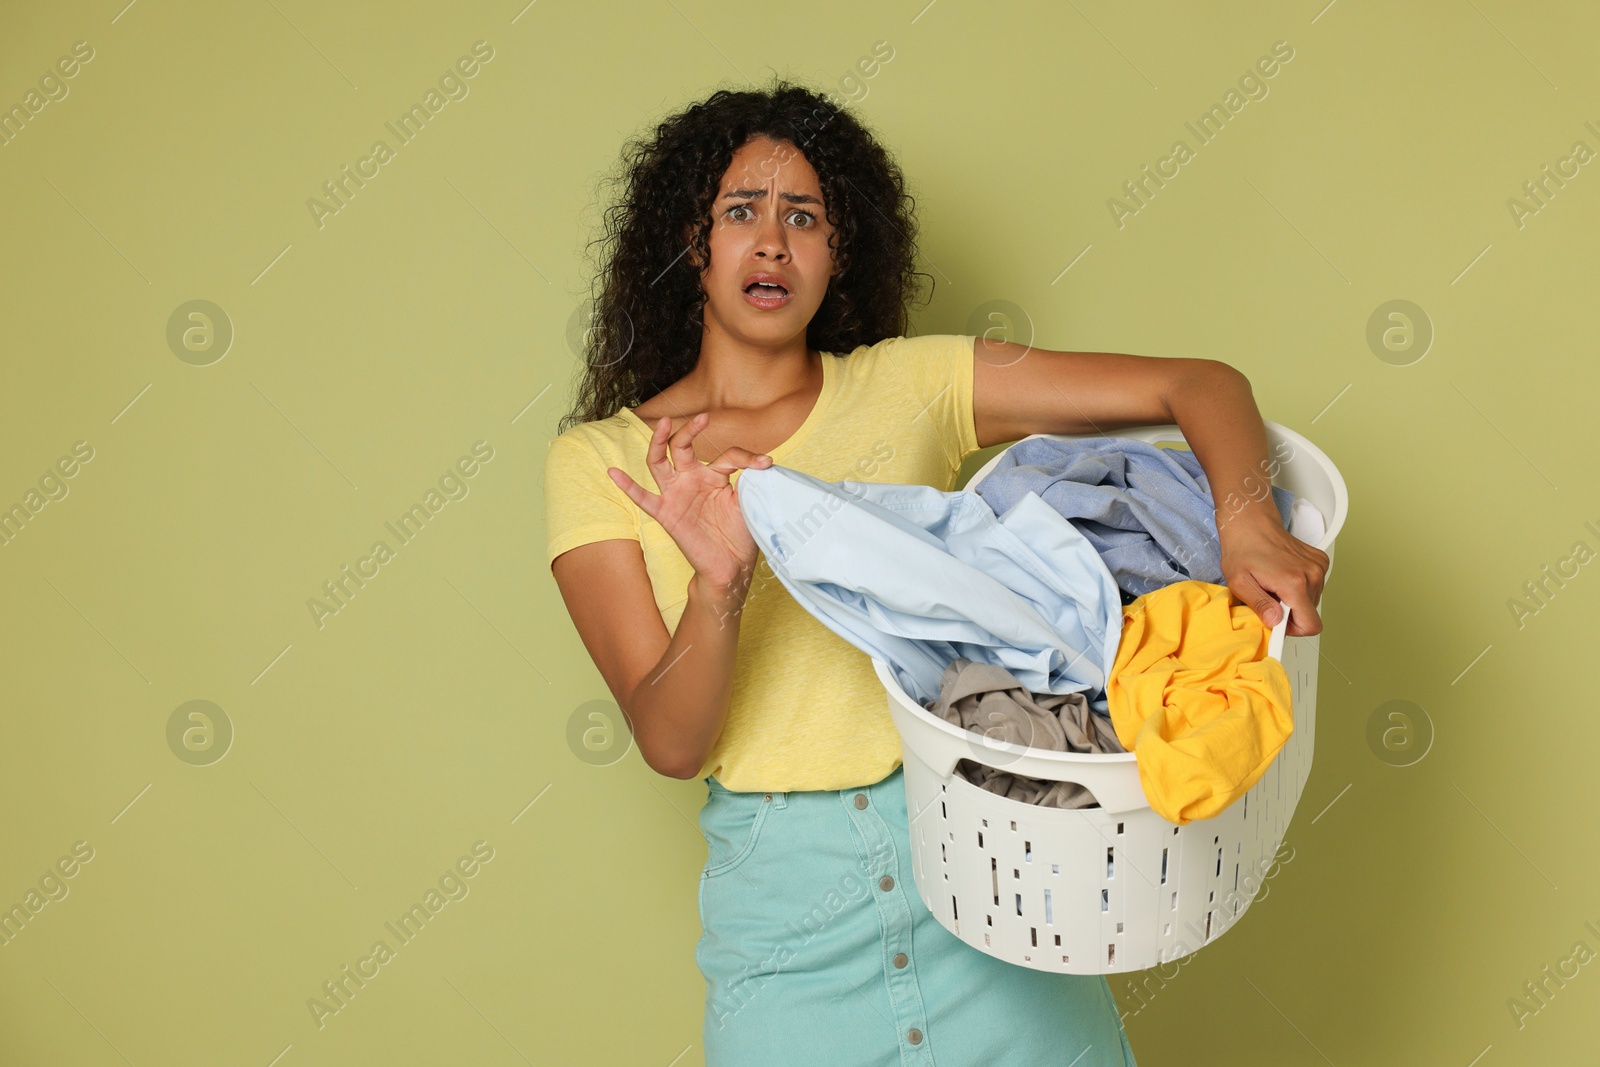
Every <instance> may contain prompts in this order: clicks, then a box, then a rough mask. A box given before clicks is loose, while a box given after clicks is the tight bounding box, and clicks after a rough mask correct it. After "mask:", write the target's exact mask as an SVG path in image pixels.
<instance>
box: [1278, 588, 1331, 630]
mask: <svg viewBox="0 0 1600 1067" xmlns="http://www.w3.org/2000/svg"><path fill="white" fill-rule="evenodd" d="M1283 602H1284V603H1285V604H1288V605H1289V628H1288V629H1287V630H1285V631H1284V634H1285V635H1286V636H1288V637H1311V636H1312V635H1314V634H1319V633H1321V632H1322V618H1321V616H1319V615H1318V614H1317V608H1316V599H1315V598H1314V597H1312V596H1311V594H1310V592H1309V591H1305V592H1299V591H1291V592H1290V594H1289V595H1288V596H1286V597H1284V598H1283Z"/></svg>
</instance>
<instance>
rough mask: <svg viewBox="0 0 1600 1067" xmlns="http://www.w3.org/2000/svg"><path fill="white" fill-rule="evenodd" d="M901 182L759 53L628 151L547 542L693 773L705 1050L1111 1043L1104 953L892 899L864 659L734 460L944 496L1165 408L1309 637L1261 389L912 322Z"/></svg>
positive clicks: (906, 882) (1121, 1047) (889, 773)
mask: <svg viewBox="0 0 1600 1067" xmlns="http://www.w3.org/2000/svg"><path fill="white" fill-rule="evenodd" d="M911 205H912V201H911V198H910V197H909V196H908V195H907V193H906V191H905V187H904V181H903V178H902V176H901V174H900V172H899V170H898V169H897V168H896V166H895V165H894V164H893V162H892V161H891V160H890V159H889V157H888V156H887V155H886V153H885V152H884V151H883V149H882V148H881V147H880V146H879V145H878V144H877V143H876V142H875V141H874V140H873V138H872V137H871V136H870V134H869V133H868V132H867V131H866V130H865V129H863V128H862V127H861V126H860V125H859V124H858V123H857V121H856V120H855V119H854V118H853V117H852V116H851V115H849V114H848V113H846V112H843V111H839V110H836V109H835V108H833V107H832V106H831V105H829V104H828V103H827V102H826V101H825V100H824V99H823V98H821V97H819V96H817V95H815V94H813V93H811V92H810V91H808V90H806V89H804V88H800V87H796V86H793V85H791V84H789V83H787V82H783V81H779V82H777V83H776V84H775V85H774V87H773V88H772V89H770V90H767V91H759V92H757V91H751V92H727V91H719V92H717V93H714V94H713V95H712V96H710V97H709V98H708V99H707V100H705V101H704V102H702V103H700V104H697V105H695V106H693V107H690V108H688V109H686V110H685V111H683V112H682V113H680V114H678V115H675V116H673V117H671V118H669V119H668V120H667V121H665V122H663V123H662V124H661V125H660V126H658V127H657V129H656V130H655V132H654V136H653V137H652V138H651V139H649V140H648V141H646V142H643V143H636V144H634V145H632V146H631V147H630V150H629V172H628V175H627V189H626V192H625V195H624V196H623V197H622V198H621V200H620V202H619V203H618V205H617V206H616V207H615V208H613V209H612V211H611V213H610V214H609V216H608V238H609V247H608V252H609V255H608V258H607V262H606V263H605V264H604V266H603V269H602V271H601V274H600V280H601V282H602V285H601V292H600V295H599V297H598V300H597V301H596V308H595V329H594V330H593V331H592V332H591V334H590V337H589V342H588V352H587V356H588V359H587V366H586V367H585V373H584V377H583V380H582V383H581V388H580V394H579V400H578V404H577V407H576V410H575V411H574V412H573V413H571V414H570V415H569V416H568V417H567V418H566V419H565V420H563V426H562V427H561V429H562V433H561V434H560V436H559V437H557V438H555V439H554V440H553V441H552V442H551V444H550V449H549V454H548V458H547V461H546V468H545V506H546V522H547V537H548V547H547V553H548V556H549V558H550V561H551V568H552V571H553V573H554V576H555V579H556V582H557V584H558V585H559V587H560V589H561V594H562V597H563V599H564V600H565V602H566V605H567V608H568V611H569V612H570V613H571V615H572V619H573V622H574V624H575V625H576V627H577V629H578V632H579V634H580V636H581V637H582V639H583V642H584V645H585V647H586V648H587V649H588V651H589V654H590V655H591V656H592V657H593V659H594V662H595V664H596V666H597V667H598V668H599V670H600V673H601V674H602V675H603V676H604V678H605V680H606V684H607V685H608V686H609V687H610V689H611V692H612V694H613V695H614V696H615V698H616V700H617V703H618V705H619V706H620V707H621V708H622V709H623V711H624V713H625V714H626V716H627V718H628V721H629V726H630V728H631V730H632V731H633V736H634V739H635V741H636V742H637V743H638V746H639V751H640V753H641V754H642V755H643V757H644V759H645V762H646V763H647V764H648V765H649V766H650V767H651V768H652V769H653V770H655V771H657V772H658V773H661V774H665V775H669V776H671V777H674V778H682V779H688V778H691V777H699V778H704V779H705V781H706V785H707V790H708V797H707V802H706V805H705V807H704V808H703V809H702V811H701V814H700V825H701V829H702V831H703V832H704V834H705V836H706V839H707V846H708V848H707V862H706V867H705V870H704V871H703V872H702V875H701V878H700V898H699V899H700V913H701V922H702V926H703V929H704V934H703V935H702V937H701V939H700V941H699V944H698V945H697V946H696V949H695V960H696V963H697V965H698V966H699V967H700V970H701V973H702V974H703V975H704V977H705V979H706V983H707V991H706V1014H705V1022H704V1034H705V1044H706V1060H707V1063H708V1064H711V1065H713V1067H716V1065H720V1064H764V1065H776V1064H791V1063H792V1064H850V1065H874V1067H875V1065H879V1064H882V1065H885V1067H887V1065H890V1064H902V1063H930V1064H931V1063H935V1062H938V1063H943V1064H968V1063H994V1064H1010V1063H1015V1064H1028V1065H1030V1067H1031V1065H1037V1064H1046V1063H1059V1064H1063V1065H1066V1064H1074V1065H1078V1067H1091V1065H1102V1064H1131V1063H1133V1062H1134V1060H1133V1054H1132V1052H1131V1050H1130V1049H1129V1048H1128V1044H1127V1039H1126V1037H1125V1035H1124V1033H1123V1029H1122V1025H1121V1020H1120V1019H1119V1017H1118V1013H1117V1009H1116V1005H1115V1002H1114V1001H1113V999H1112V997H1111V993H1110V990H1109V987H1108V986H1107V983H1106V980H1105V979H1104V978H1103V977H1098V976H1094V977H1083V976H1072V975H1053V974H1047V973H1044V972H1040V971H1034V970H1031V969H1028V968H1023V967H1018V966H1014V965H1012V964H1009V963H1005V962H1002V961H999V960H996V959H994V958H992V957H989V956H987V955H985V954H984V953H981V952H978V951H976V950H974V949H972V948H970V947H969V946H967V945H965V944H963V943H961V942H960V941H959V940H958V939H957V938H956V937H955V936H954V935H952V934H950V933H949V932H948V931H946V930H945V929H944V928H943V927H942V926H940V925H939V923H938V922H937V921H936V920H935V919H934V918H933V916H932V915H931V914H930V913H929V912H928V910H927V908H926V907H925V906H924V905H923V903H922V901H921V899H920V898H919V897H918V896H917V893H916V890H915V886H914V884H913V881H912V874H911V870H910V839H909V829H908V818H907V812H906V799H905V791H904V785H903V779H902V773H903V772H902V769H901V767H900V740H899V735H898V734H897V733H896V731H895V729H894V725H893V723H892V721H891V720H890V718H889V713H888V708H887V702H886V699H885V696H884V693H883V690H882V687H881V686H880V685H879V684H878V681H877V679H876V676H875V675H874V673H873V671H872V669H871V665H870V660H869V659H868V657H867V655H866V654H865V653H863V652H861V651H859V650H858V649H856V648H854V647H853V646H851V645H849V644H848V643H846V642H845V641H844V640H842V639H841V638H839V637H837V636H836V635H834V634H833V633H832V632H831V631H829V630H828V629H827V628H826V627H824V626H823V625H822V624H821V623H820V622H818V621H817V620H816V619H814V618H813V617H812V616H810V615H809V614H808V613H807V612H806V611H805V610H804V609H803V608H802V607H800V606H799V604H798V603H797V602H796V601H795V600H794V599H793V598H792V597H791V596H790V595H789V594H788V592H787V591H786V590H785V589H784V588H783V587H782V585H781V583H779V582H778V581H776V580H774V579H775V576H774V575H773V574H772V572H771V571H770V569H764V568H763V567H761V566H759V565H758V563H760V562H764V560H758V552H757V549H756V545H755V543H754V541H753V540H752V538H751V536H750V533H749V531H748V530H747V529H746V527H745V524H744V521H743V518H742V516H741V514H740V511H739V505H738V500H737V496H736V493H737V485H738V474H739V472H740V471H741V470H743V469H745V468H748V467H765V466H769V465H770V464H772V463H782V464H785V465H787V466H790V467H793V468H796V469H799V470H803V471H805V472H807V473H809V474H813V475H815V476H817V477H820V478H823V479H826V480H829V481H839V480H844V479H855V480H861V481H879V482H898V483H919V484H925V485H934V486H936V487H938V488H940V489H943V490H949V489H952V488H953V487H954V482H955V479H956V477H957V475H958V473H959V470H960V467H961V462H962V460H963V459H964V458H965V457H966V456H968V455H970V454H972V453H973V452H976V451H978V450H979V449H981V448H985V447H988V446H990V445H995V444H999V443H1002V442H1009V441H1014V440H1017V439H1019V438H1022V437H1025V436H1027V435H1028V434H1032V433H1091V432H1094V433H1109V432H1112V431H1114V430H1115V429H1117V428H1119V427H1128V426H1138V425H1148V424H1154V423H1166V422H1176V423H1177V424H1178V425H1179V426H1180V427H1181V428H1182V429H1183V431H1184V433H1185V436H1186V437H1187V438H1188V441H1189V443H1190V446H1191V447H1192V448H1193V449H1194V451H1195V453H1196V455H1197V456H1198V457H1199V459H1200V460H1201V463H1202V465H1203V466H1204V468H1205V470H1206V473H1207V476H1208V478H1209V481H1210V484H1211V487H1212V490H1213V493H1214V496H1215V498H1216V499H1217V501H1219V502H1221V501H1224V500H1230V501H1231V502H1230V504H1229V505H1228V506H1227V508H1223V507H1222V506H1220V504H1219V508H1218V519H1219V528H1220V537H1221V550H1222V560H1223V570H1224V573H1225V575H1226V578H1227V582H1228V585H1229V586H1230V587H1231V588H1232V589H1233V590H1234V592H1235V593H1236V594H1237V595H1238V596H1239V598H1240V599H1241V600H1243V601H1245V602H1247V603H1249V604H1251V605H1253V606H1255V607H1256V609H1257V610H1258V611H1260V612H1261V613H1262V615H1263V619H1264V621H1265V622H1266V623H1268V624H1269V625H1270V624H1273V623H1275V622H1276V621H1277V611H1278V609H1277V607H1276V605H1275V604H1273V601H1272V597H1273V596H1276V597H1278V598H1279V599H1281V600H1283V601H1284V602H1285V603H1287V604H1288V605H1289V607H1290V609H1291V612H1292V615H1291V620H1290V627H1289V633H1290V634H1314V633H1317V632H1319V631H1320V629H1321V623H1320V621H1319V619H1318V617H1317V614H1316V610H1315V608H1316V602H1317V600H1318V599H1319V597H1320V595H1321V591H1322V580H1323V575H1324V572H1325V571H1326V568H1327V565H1328V559H1327V556H1326V555H1324V554H1323V553H1322V552H1320V551H1318V550H1317V549H1315V548H1312V547H1310V546H1309V545H1306V544H1304V543H1302V542H1300V541H1298V540H1296V539H1295V538H1293V537H1290V536H1289V535H1288V534H1286V533H1285V531H1284V530H1283V528H1282V526H1281V524H1280V522H1279V519H1278V514H1277V511H1276V509H1275V508H1274V506H1273V504H1272V501H1271V497H1270V495H1269V494H1267V493H1266V492H1265V491H1264V490H1262V489H1261V488H1260V487H1261V485H1262V484H1263V482H1262V480H1261V479H1260V478H1258V477H1255V476H1254V475H1255V474H1256V472H1258V471H1268V470H1269V469H1270V468H1269V465H1268V455H1267V443H1266V437H1265V431H1264V428H1263V426H1262V422H1261V416H1260V414H1259V412H1258V411H1257V410H1256V407H1255V404H1254V401H1253V400H1252V397H1251V392H1250V385H1249V382H1248V381H1247V380H1246V379H1245V377H1244V376H1243V375H1242V374H1240V373H1238V372H1237V371H1235V370H1233V369H1232V368H1230V367H1228V366H1227V365H1226V364H1222V363H1218V362H1214V361H1210V360H1200V359H1160V358H1152V357H1145V356H1133V355H1118V354H1107V353H1083V352H1050V351H1042V350H1030V349H1027V348H1024V347H1022V346H1019V345H1015V344H1010V343H1002V342H985V341H982V340H978V339H975V338H973V337H969V336H961V335H933V336H925V337H914V338H907V337H905V336H904V334H905V332H906V328H907V305H908V303H909V302H910V298H911V296H912V293H913V291H914V286H913V282H914V280H915V279H916V278H917V277H918V274H917V272H916V271H915V270H914V265H913V252H914V249H915V243H914V240H913V237H914V234H915V232H916V227H915V220H914V218H913V215H912V209H911ZM630 405H633V406H631V407H630ZM1250 487H1255V488H1256V493H1255V494H1254V495H1252V494H1250V493H1247V492H1244V491H1243V490H1244V489H1248V488H1250Z"/></svg>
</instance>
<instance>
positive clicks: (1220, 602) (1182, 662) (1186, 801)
mask: <svg viewBox="0 0 1600 1067" xmlns="http://www.w3.org/2000/svg"><path fill="white" fill-rule="evenodd" d="M1271 635H1272V631H1271V630H1270V629H1269V628H1268V627H1267V626H1266V624H1265V623H1263V622H1262V621H1261V616H1259V615H1257V614H1256V612H1255V609H1254V608H1251V607H1250V606H1249V605H1248V604H1243V603H1239V602H1237V601H1235V600H1234V599H1233V596H1232V594H1231V593H1230V592H1229V590H1228V588H1227V587H1226V586H1222V585H1213V584H1211V583H1210V582H1197V581H1181V582H1174V583H1172V584H1171V585H1167V586H1163V587H1162V588H1160V589H1157V590H1155V591H1153V592H1150V593H1146V594H1145V595H1143V596H1141V597H1139V598H1138V599H1137V600H1135V601H1133V602H1132V603H1131V604H1127V605H1125V606H1124V607H1123V609H1122V637H1121V638H1120V641H1119V644H1118V646H1117V656H1116V659H1115V661H1114V663H1113V666H1112V670H1111V678H1110V681H1109V683H1108V684H1107V686H1106V699H1107V702H1108V703H1109V705H1110V711H1111V725H1112V726H1113V727H1114V728H1115V729H1116V731H1117V739H1118V740H1120V741H1121V742H1122V744H1123V747H1125V748H1126V749H1127V750H1128V751H1130V752H1132V753H1134V754H1135V755H1136V756H1137V757H1138V763H1139V784H1140V785H1141V786H1143V787H1144V793H1145V798H1146V799H1147V800H1149V801H1150V806H1151V808H1153V809H1155V811H1156V813H1157V814H1159V815H1160V816H1161V817H1162V818H1164V819H1166V820H1167V821H1168V822H1171V823H1178V824H1180V825H1181V824H1183V823H1187V822H1189V821H1191V820H1193V819H1209V818H1212V817H1214V816H1216V815H1217V814H1219V813H1220V812H1221V811H1222V810H1223V809H1224V808H1226V807H1227V806H1228V805H1229V804H1232V803H1233V802H1234V801H1235V800H1237V799H1239V798H1240V797H1241V796H1243V795H1244V794H1245V793H1246V792H1248V791H1249V789H1250V787H1251V786H1252V785H1255V783H1256V781H1257V780H1258V779H1259V778H1260V777H1261V775H1262V774H1263V773H1265V772H1266V769H1267V765H1268V764H1270V763H1271V762H1272V758H1273V757H1274V756H1276V755H1277V753H1278V749H1280V748H1282V747H1283V743H1284V742H1285V741H1287V740H1288V739H1289V735H1290V734H1291V733H1293V732H1294V718H1293V716H1292V714H1291V696H1290V690H1289V675H1288V673H1287V672H1286V671H1285V670H1284V669H1283V664H1281V663H1279V662H1278V661H1277V660H1275V659H1269V658H1268V657H1267V641H1268V639H1269V638H1270V637H1271Z"/></svg>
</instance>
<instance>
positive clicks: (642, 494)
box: [606, 467, 661, 519]
mask: <svg viewBox="0 0 1600 1067" xmlns="http://www.w3.org/2000/svg"><path fill="white" fill-rule="evenodd" d="M606 473H607V474H609V475H610V476H611V480H612V481H613V482H616V483H617V488H618V489H621V490H622V491H623V492H624V493H627V494H628V499H629V500H631V501H633V502H634V503H635V504H637V505H639V510H641V511H643V512H644V513H645V514H646V515H648V516H650V517H651V518H652V519H653V518H655V517H656V513H657V511H658V510H659V509H660V507H661V498H660V497H659V496H657V495H656V494H655V493H652V492H651V491H650V490H648V489H646V488H645V487H644V486H642V485H640V484H639V483H638V482H636V481H634V480H633V479H632V478H630V477H628V472H627V471H625V470H623V469H622V468H621V467H607V468H606Z"/></svg>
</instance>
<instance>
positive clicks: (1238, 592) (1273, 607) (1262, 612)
mask: <svg viewBox="0 0 1600 1067" xmlns="http://www.w3.org/2000/svg"><path fill="white" fill-rule="evenodd" d="M1229 588H1230V589H1232V590H1233V595H1234V596H1236V597H1238V598H1239V599H1240V600H1242V601H1244V603H1246V604H1248V605H1250V607H1251V608H1253V609H1255V613H1256V614H1257V615H1259V616H1261V621H1262V622H1263V623H1265V624H1266V625H1267V626H1268V627H1269V628H1270V627H1273V626H1276V625H1278V622H1279V621H1280V620H1281V619H1282V618H1283V610H1282V609H1281V608H1279V607H1278V600H1277V598H1275V597H1273V595H1272V594H1271V593H1269V592H1267V591H1266V590H1265V589H1264V588H1262V586H1261V583H1260V582H1258V581H1256V580H1255V579H1254V578H1253V577H1251V576H1249V575H1245V576H1244V577H1242V578H1240V579H1239V580H1238V581H1236V582H1234V583H1232V584H1231V585H1230V586H1229ZM1285 599H1287V598H1285ZM1291 625H1292V624H1291Z"/></svg>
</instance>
